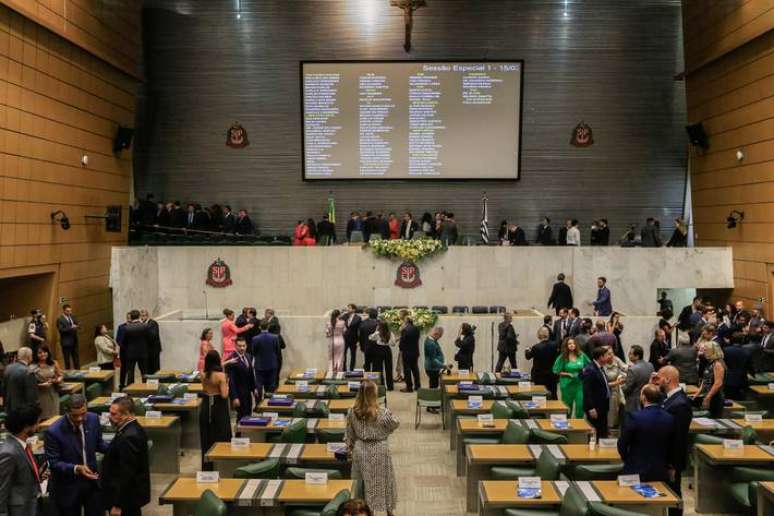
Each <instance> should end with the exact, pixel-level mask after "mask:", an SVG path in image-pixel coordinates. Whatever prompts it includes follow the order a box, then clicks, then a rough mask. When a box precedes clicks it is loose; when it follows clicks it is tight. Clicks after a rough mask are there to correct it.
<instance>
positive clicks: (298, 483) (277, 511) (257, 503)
mask: <svg viewBox="0 0 774 516" xmlns="http://www.w3.org/2000/svg"><path fill="white" fill-rule="evenodd" d="M352 488H353V481H352V480H329V481H328V483H327V484H325V485H306V482H305V481H304V480H260V479H255V480H242V479H235V478H221V479H220V480H219V481H218V482H217V483H203V484H200V483H197V482H196V479H195V478H177V479H175V480H174V481H173V482H172V483H171V484H170V485H169V487H167V489H166V490H165V491H164V493H162V495H161V496H160V497H159V505H165V504H172V505H173V514H174V515H175V516H183V515H188V514H191V513H192V512H193V508H194V506H195V505H196V502H198V501H199V498H200V497H201V495H202V493H204V491H206V490H208V489H209V490H211V491H212V492H213V493H215V495H216V496H218V498H220V499H221V500H223V502H225V503H226V504H227V505H228V506H229V514H261V515H272V516H274V515H281V514H282V513H283V509H282V505H285V504H302V503H310V504H326V503H328V502H329V501H331V500H332V499H333V497H334V496H336V494H338V492H339V491H341V490H343V489H349V490H350V491H352Z"/></svg>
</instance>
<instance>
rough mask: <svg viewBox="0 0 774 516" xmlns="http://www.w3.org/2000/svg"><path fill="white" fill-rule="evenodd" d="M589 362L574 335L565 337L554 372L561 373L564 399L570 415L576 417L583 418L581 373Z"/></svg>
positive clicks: (560, 381)
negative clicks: (576, 342)
mask: <svg viewBox="0 0 774 516" xmlns="http://www.w3.org/2000/svg"><path fill="white" fill-rule="evenodd" d="M589 362H590V360H589V357H587V356H586V355H585V354H584V353H583V352H582V351H581V350H580V349H579V348H578V346H577V345H576V344H575V339H573V338H572V337H567V338H566V339H564V342H562V351H561V353H560V354H559V356H558V357H556V361H555V362H554V369H553V370H554V374H557V375H559V389H560V391H561V396H562V401H563V402H564V404H565V405H567V407H568V408H569V413H570V417H574V418H576V419H582V418H583V383H582V382H581V378H580V373H581V371H583V368H584V367H586V365H587V364H588V363H589ZM573 405H574V406H575V408H574V409H573Z"/></svg>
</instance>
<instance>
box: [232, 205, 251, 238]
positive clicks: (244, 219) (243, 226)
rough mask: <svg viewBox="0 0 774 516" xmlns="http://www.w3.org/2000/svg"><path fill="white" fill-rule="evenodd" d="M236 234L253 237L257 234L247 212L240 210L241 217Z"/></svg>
mask: <svg viewBox="0 0 774 516" xmlns="http://www.w3.org/2000/svg"><path fill="white" fill-rule="evenodd" d="M235 232H236V234H238V235H252V234H253V233H255V226H254V225H253V221H252V220H250V216H249V215H248V214H247V210H245V209H241V210H239V217H237V221H236V228H235Z"/></svg>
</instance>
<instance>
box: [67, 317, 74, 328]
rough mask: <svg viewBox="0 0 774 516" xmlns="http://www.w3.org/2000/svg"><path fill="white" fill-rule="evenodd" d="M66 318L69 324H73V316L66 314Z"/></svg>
mask: <svg viewBox="0 0 774 516" xmlns="http://www.w3.org/2000/svg"><path fill="white" fill-rule="evenodd" d="M67 320H68V321H69V323H70V326H72V325H73V318H72V317H70V316H69V315H68V316H67Z"/></svg>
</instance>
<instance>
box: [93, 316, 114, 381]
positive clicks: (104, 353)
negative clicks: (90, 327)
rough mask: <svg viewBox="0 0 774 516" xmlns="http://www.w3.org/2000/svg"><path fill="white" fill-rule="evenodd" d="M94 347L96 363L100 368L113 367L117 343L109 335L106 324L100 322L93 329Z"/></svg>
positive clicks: (108, 368)
mask: <svg viewBox="0 0 774 516" xmlns="http://www.w3.org/2000/svg"><path fill="white" fill-rule="evenodd" d="M94 347H95V348H97V364H99V368H100V369H104V370H113V369H115V365H114V362H115V359H116V357H117V356H118V344H116V341H115V340H113V337H111V336H110V332H109V331H108V329H107V326H105V325H104V324H100V325H99V326H97V328H96V329H95V331H94Z"/></svg>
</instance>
